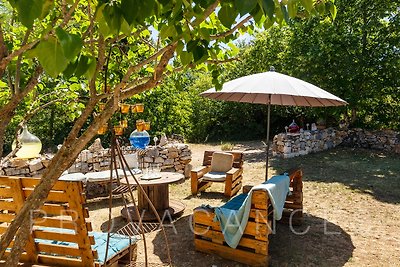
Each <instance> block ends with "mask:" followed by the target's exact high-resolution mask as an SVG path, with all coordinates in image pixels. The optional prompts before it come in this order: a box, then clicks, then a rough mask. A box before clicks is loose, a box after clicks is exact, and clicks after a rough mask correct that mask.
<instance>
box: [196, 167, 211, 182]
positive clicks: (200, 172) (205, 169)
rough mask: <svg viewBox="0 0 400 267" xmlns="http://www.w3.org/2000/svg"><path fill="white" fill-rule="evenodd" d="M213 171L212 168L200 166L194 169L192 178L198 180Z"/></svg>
mask: <svg viewBox="0 0 400 267" xmlns="http://www.w3.org/2000/svg"><path fill="white" fill-rule="evenodd" d="M210 170H211V166H200V167H197V168H194V169H192V171H191V177H192V178H193V177H196V178H197V179H199V178H201V177H203V175H204V174H206V173H207V172H209V171H210Z"/></svg>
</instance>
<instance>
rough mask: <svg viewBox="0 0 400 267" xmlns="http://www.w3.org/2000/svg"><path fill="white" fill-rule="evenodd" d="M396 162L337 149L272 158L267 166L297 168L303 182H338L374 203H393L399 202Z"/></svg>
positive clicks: (393, 158) (396, 159) (368, 152)
mask: <svg viewBox="0 0 400 267" xmlns="http://www.w3.org/2000/svg"><path fill="white" fill-rule="evenodd" d="M307 162H312V163H313V164H307ZM399 162H400V156H399V155H394V154H385V153H382V152H376V151H372V150H366V149H351V148H343V147H339V148H335V149H332V150H329V151H324V152H319V153H315V154H309V155H306V156H303V157H296V158H291V159H279V158H273V160H272V161H271V162H270V166H272V167H273V168H275V169H277V170H278V172H280V171H284V170H286V169H289V168H291V167H294V166H300V167H302V168H303V171H304V178H303V179H304V181H316V182H323V183H342V184H344V185H346V186H348V187H349V188H351V189H353V190H356V191H360V192H362V193H366V194H370V195H372V196H373V197H374V198H375V199H376V200H378V201H382V202H388V203H395V204H396V203H400V164H399Z"/></svg>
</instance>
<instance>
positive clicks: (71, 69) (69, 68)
mask: <svg viewBox="0 0 400 267" xmlns="http://www.w3.org/2000/svg"><path fill="white" fill-rule="evenodd" d="M77 66H78V60H75V62H70V63H69V64H68V66H67V68H66V69H65V70H64V71H63V75H64V77H65V78H67V79H69V78H71V77H72V75H74V73H75V70H76V67H77Z"/></svg>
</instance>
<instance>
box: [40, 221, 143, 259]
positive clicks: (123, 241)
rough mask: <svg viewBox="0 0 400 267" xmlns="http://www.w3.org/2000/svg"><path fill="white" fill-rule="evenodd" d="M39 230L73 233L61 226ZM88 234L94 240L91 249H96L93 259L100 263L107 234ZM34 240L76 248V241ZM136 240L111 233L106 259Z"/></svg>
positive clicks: (104, 252)
mask: <svg viewBox="0 0 400 267" xmlns="http://www.w3.org/2000/svg"><path fill="white" fill-rule="evenodd" d="M40 230H46V231H49V232H57V233H69V234H74V233H75V231H74V230H70V229H63V228H53V227H40ZM89 235H90V236H93V237H94V240H95V244H94V245H92V250H97V254H98V258H97V259H95V261H96V262H98V263H100V264H104V263H105V261H104V258H105V255H106V245H107V235H108V234H107V233H102V232H89ZM35 242H36V243H42V244H54V245H60V246H67V247H73V248H78V244H77V243H72V242H65V241H58V240H48V239H41V238H36V239H35ZM136 242H137V238H135V237H129V236H126V235H120V234H115V233H111V234H110V242H109V246H108V253H107V260H106V261H108V260H110V259H112V258H113V257H114V256H115V255H117V254H118V253H120V252H121V251H123V250H125V249H128V248H129V247H130V246H131V245H132V244H134V243H136Z"/></svg>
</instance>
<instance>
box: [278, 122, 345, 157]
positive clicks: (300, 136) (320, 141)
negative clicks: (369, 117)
mask: <svg viewBox="0 0 400 267" xmlns="http://www.w3.org/2000/svg"><path fill="white" fill-rule="evenodd" d="M344 136H346V132H345V131H337V130H335V129H333V128H328V129H323V130H317V131H303V132H301V133H295V134H292V133H280V134H278V135H275V136H274V140H273V145H272V153H273V155H274V156H279V157H283V158H292V157H297V156H302V155H307V154H309V153H314V152H319V151H323V150H327V149H330V148H333V147H336V146H337V145H339V144H340V143H342V141H343V138H344Z"/></svg>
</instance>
